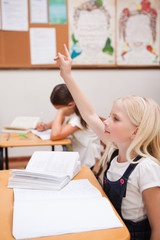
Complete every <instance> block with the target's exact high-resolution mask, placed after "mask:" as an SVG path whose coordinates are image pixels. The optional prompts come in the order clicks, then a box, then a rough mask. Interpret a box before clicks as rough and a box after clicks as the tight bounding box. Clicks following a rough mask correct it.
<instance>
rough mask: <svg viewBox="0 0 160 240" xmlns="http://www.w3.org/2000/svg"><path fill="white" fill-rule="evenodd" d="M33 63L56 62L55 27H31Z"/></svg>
mask: <svg viewBox="0 0 160 240" xmlns="http://www.w3.org/2000/svg"><path fill="white" fill-rule="evenodd" d="M30 49H31V64H33V65H36V64H55V63H56V61H54V60H53V59H54V58H55V57H56V30H55V28H30Z"/></svg>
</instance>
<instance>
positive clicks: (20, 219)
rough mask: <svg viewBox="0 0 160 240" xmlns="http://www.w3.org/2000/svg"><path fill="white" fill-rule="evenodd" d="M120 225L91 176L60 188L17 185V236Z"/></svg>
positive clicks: (34, 236) (37, 236) (80, 230)
mask: <svg viewBox="0 0 160 240" xmlns="http://www.w3.org/2000/svg"><path fill="white" fill-rule="evenodd" d="M119 227H123V224H122V223H121V221H120V220H119V218H118V217H117V215H116V213H115V212H114V210H113V208H112V206H111V203H110V202H109V200H108V199H107V198H105V197H102V195H101V193H100V191H99V190H98V189H97V188H95V187H94V186H93V185H92V184H91V183H90V182H89V180H88V179H81V180H72V181H70V182H69V183H68V184H67V185H66V186H65V187H64V188H63V189H61V190H59V191H47V190H45V191H44V190H28V189H14V211H13V228H12V229H13V230H12V231H13V236H14V238H15V239H16V240H19V239H21V240H22V239H31V238H39V237H46V236H55V235H60V234H70V233H78V232H87V231H95V230H102V229H108V228H119ZM104 234H105V233H104ZM82 238H83V239H84V237H83V236H82ZM68 239H69V237H68ZM72 239H74V237H73V238H72ZM85 239H87V238H85ZM97 239H98V238H97Z"/></svg>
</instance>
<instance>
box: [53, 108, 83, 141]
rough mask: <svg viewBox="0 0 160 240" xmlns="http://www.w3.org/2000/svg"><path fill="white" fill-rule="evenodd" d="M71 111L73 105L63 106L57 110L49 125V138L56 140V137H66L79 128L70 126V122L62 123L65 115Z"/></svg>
mask: <svg viewBox="0 0 160 240" xmlns="http://www.w3.org/2000/svg"><path fill="white" fill-rule="evenodd" d="M73 112H74V110H73V106H72V107H70V106H69V107H68V106H67V107H63V108H60V109H59V110H58V111H57V114H56V116H55V119H54V121H53V122H52V126H51V135H50V139H51V140H58V139H62V138H65V137H68V136H69V135H71V134H72V133H74V132H75V131H77V130H79V128H78V127H77V126H75V127H72V125H71V124H66V125H63V123H64V120H65V117H66V116H69V115H70V114H72V113H73Z"/></svg>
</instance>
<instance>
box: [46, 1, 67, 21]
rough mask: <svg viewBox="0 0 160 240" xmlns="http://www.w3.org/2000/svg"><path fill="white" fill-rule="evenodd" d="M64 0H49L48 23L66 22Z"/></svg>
mask: <svg viewBox="0 0 160 240" xmlns="http://www.w3.org/2000/svg"><path fill="white" fill-rule="evenodd" d="M66 18H67V10H66V0H49V23H50V24H66V22H67V20H66Z"/></svg>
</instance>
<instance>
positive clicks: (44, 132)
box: [31, 129, 51, 140]
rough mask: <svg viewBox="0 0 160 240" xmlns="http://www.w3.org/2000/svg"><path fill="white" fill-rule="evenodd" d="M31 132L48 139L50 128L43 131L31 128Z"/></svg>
mask: <svg viewBox="0 0 160 240" xmlns="http://www.w3.org/2000/svg"><path fill="white" fill-rule="evenodd" d="M31 132H32V133H33V134H34V135H36V136H37V137H39V138H41V139H42V140H49V139H50V135H51V129H47V130H45V131H42V132H39V131H38V130H36V129H33V130H31Z"/></svg>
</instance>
